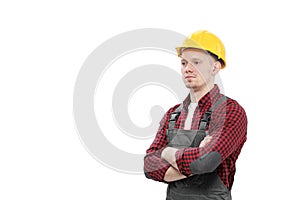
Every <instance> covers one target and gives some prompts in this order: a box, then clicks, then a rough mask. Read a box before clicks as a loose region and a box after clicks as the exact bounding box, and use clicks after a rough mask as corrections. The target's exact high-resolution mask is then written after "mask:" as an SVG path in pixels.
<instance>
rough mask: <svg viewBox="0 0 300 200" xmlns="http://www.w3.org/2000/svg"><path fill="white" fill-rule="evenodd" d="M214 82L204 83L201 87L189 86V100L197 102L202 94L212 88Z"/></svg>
mask: <svg viewBox="0 0 300 200" xmlns="http://www.w3.org/2000/svg"><path fill="white" fill-rule="evenodd" d="M213 87H214V84H209V85H204V86H203V87H201V88H197V89H196V88H191V90H190V98H191V102H194V103H196V102H198V101H199V100H200V99H201V98H202V97H203V96H204V95H206V94H207V93H208V92H209V91H210V90H211V89H213Z"/></svg>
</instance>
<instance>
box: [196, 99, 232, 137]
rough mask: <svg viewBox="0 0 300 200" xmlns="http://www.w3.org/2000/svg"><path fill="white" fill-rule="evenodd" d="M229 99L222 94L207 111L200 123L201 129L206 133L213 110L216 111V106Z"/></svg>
mask: <svg viewBox="0 0 300 200" xmlns="http://www.w3.org/2000/svg"><path fill="white" fill-rule="evenodd" d="M226 100H227V97H226V96H222V97H221V98H220V99H219V100H218V101H217V102H216V103H215V104H214V105H213V106H212V107H211V108H210V109H209V110H208V111H206V112H205V113H204V115H203V117H202V119H201V121H200V125H199V131H201V132H203V133H205V132H206V128H207V125H208V123H209V121H210V117H211V114H212V112H214V111H215V110H216V108H217V107H218V106H219V105H220V104H221V103H223V102H224V101H226Z"/></svg>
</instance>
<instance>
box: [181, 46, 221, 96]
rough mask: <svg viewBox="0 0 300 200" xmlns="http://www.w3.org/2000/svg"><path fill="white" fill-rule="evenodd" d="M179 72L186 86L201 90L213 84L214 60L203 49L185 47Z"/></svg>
mask: <svg viewBox="0 0 300 200" xmlns="http://www.w3.org/2000/svg"><path fill="white" fill-rule="evenodd" d="M181 58H182V59H181V74H182V78H183V81H184V83H185V85H186V87H187V88H190V89H193V90H196V91H197V90H201V89H203V87H206V86H209V85H211V84H212V85H213V84H214V76H215V75H216V74H217V72H218V71H219V70H217V72H216V70H215V64H216V62H215V61H214V60H213V58H212V57H211V56H210V55H209V54H208V53H207V52H205V51H204V50H201V49H193V48H187V49H185V50H183V52H182V56H181Z"/></svg>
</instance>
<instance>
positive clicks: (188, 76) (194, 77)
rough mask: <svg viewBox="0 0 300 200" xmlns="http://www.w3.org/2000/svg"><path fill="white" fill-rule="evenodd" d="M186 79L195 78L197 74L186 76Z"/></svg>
mask: <svg viewBox="0 0 300 200" xmlns="http://www.w3.org/2000/svg"><path fill="white" fill-rule="evenodd" d="M184 78H185V79H188V78H195V76H186V77H184Z"/></svg>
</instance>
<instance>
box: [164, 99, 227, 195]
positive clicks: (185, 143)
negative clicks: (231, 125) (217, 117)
mask: <svg viewBox="0 0 300 200" xmlns="http://www.w3.org/2000/svg"><path fill="white" fill-rule="evenodd" d="M225 100H226V97H225V96H223V97H221V98H220V99H219V100H218V101H217V102H216V103H215V104H214V105H213V106H212V108H211V109H209V111H207V112H206V113H205V114H204V116H203V118H202V119H201V121H200V125H199V130H183V129H175V128H174V126H175V123H176V121H177V118H178V117H179V115H180V113H181V109H182V105H180V106H179V107H178V108H177V109H176V110H175V112H173V113H172V114H171V117H170V119H169V127H168V131H167V140H168V146H171V147H175V148H186V147H199V145H200V142H201V141H202V140H203V139H204V137H205V136H206V129H207V125H208V123H209V121H210V116H211V113H212V112H213V111H214V110H215V109H216V108H217V106H218V105H219V104H221V103H222V102H223V101H225ZM167 200H231V194H230V191H229V190H228V189H227V187H226V186H225V185H224V184H223V182H222V181H221V179H220V177H219V176H218V174H217V172H216V170H215V171H214V172H212V173H205V174H199V175H198V174H197V175H193V176H190V177H188V178H186V179H182V180H178V181H174V182H171V183H169V185H168V189H167Z"/></svg>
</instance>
